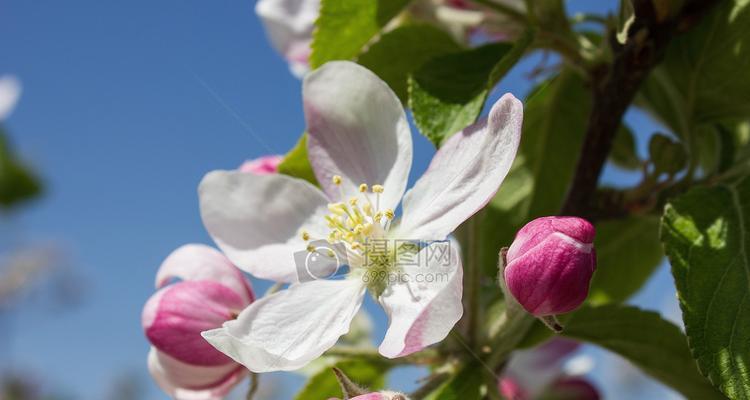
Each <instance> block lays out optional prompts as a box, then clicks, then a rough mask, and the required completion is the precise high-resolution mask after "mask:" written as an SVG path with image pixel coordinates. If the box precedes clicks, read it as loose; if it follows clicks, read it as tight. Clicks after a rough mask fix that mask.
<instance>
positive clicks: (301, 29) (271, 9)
mask: <svg viewBox="0 0 750 400" xmlns="http://www.w3.org/2000/svg"><path fill="white" fill-rule="evenodd" d="M319 8H320V0H259V1H258V2H257V3H256V4H255V13H256V14H258V17H260V20H261V21H262V22H263V26H264V27H265V28H266V34H267V35H268V38H269V40H270V41H271V45H273V47H274V49H276V51H277V52H279V54H281V55H282V56H283V57H284V58H285V59H286V60H287V62H288V63H289V69H290V70H291V71H292V74H294V76H296V77H298V78H301V77H302V76H304V75H305V73H306V72H307V71H308V70H309V69H310V63H309V58H310V53H311V50H310V44H311V43H312V32H313V28H314V27H315V20H316V19H318V13H319Z"/></svg>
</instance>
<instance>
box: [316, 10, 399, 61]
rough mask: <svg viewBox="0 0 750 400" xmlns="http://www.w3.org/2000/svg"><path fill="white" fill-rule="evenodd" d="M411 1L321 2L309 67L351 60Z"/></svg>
mask: <svg viewBox="0 0 750 400" xmlns="http://www.w3.org/2000/svg"><path fill="white" fill-rule="evenodd" d="M409 1H410V0H346V1H341V0H322V1H321V2H320V16H319V17H318V20H317V21H316V22H315V26H316V29H315V32H314V33H313V42H312V54H311V55H310V64H311V65H312V67H313V68H317V67H319V66H321V65H323V64H325V63H326V62H328V61H332V60H350V59H353V58H354V57H355V56H357V54H359V52H360V50H361V49H362V47H364V46H365V45H366V44H367V43H368V42H369V41H370V40H371V39H372V38H373V37H374V36H375V35H377V34H378V32H380V30H381V29H382V28H383V27H384V26H385V25H386V24H387V23H388V22H389V21H390V20H391V19H392V18H393V17H395V16H396V15H397V14H398V13H399V12H400V11H401V10H402V9H403V8H404V7H405V6H406V5H407V4H408V3H409Z"/></svg>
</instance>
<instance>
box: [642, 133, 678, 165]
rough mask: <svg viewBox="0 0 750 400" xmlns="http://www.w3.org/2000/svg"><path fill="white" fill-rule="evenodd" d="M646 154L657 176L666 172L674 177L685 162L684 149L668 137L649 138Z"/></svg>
mask: <svg viewBox="0 0 750 400" xmlns="http://www.w3.org/2000/svg"><path fill="white" fill-rule="evenodd" d="M648 153H649V157H650V158H651V162H652V163H653V164H654V172H656V173H657V174H659V173H662V172H666V173H667V174H669V175H674V174H676V173H677V172H679V171H680V170H682V169H683V168H685V163H686V161H687V154H686V153H685V148H684V147H683V145H682V144H681V143H678V142H675V141H673V140H672V139H670V138H669V137H667V136H665V135H662V134H656V135H653V136H651V140H650V141H649V143H648Z"/></svg>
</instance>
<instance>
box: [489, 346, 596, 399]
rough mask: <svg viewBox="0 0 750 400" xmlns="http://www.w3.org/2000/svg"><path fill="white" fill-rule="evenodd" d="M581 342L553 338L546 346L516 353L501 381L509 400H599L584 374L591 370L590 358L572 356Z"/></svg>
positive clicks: (499, 384)
mask: <svg viewBox="0 0 750 400" xmlns="http://www.w3.org/2000/svg"><path fill="white" fill-rule="evenodd" d="M579 347H580V344H579V343H578V342H575V341H572V340H568V339H563V338H553V339H551V340H549V341H548V342H546V343H544V344H543V345H541V346H539V347H537V348H534V349H530V350H521V351H517V352H515V353H514V354H513V357H512V358H511V360H510V362H509V363H508V367H507V368H506V370H505V372H504V374H503V376H502V377H501V378H500V380H499V382H498V388H499V390H500V393H501V394H502V395H503V396H504V397H505V398H507V399H509V400H533V399H559V400H563V399H566V400H598V399H599V393H598V391H597V389H596V388H595V387H594V386H593V385H592V384H591V383H589V382H588V381H587V380H586V379H585V378H583V377H581V375H583V374H586V373H587V372H589V370H590V369H591V367H592V362H591V359H590V357H588V356H585V355H578V356H573V354H574V353H575V352H576V351H577V350H578V348H579Z"/></svg>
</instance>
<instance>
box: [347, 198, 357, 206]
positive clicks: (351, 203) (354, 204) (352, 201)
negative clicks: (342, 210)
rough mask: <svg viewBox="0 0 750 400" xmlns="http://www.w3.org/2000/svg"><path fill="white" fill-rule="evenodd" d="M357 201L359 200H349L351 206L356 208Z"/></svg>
mask: <svg viewBox="0 0 750 400" xmlns="http://www.w3.org/2000/svg"><path fill="white" fill-rule="evenodd" d="M357 201H358V199H357V198H356V197H350V198H349V205H351V206H352V207H354V206H356V205H357Z"/></svg>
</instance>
